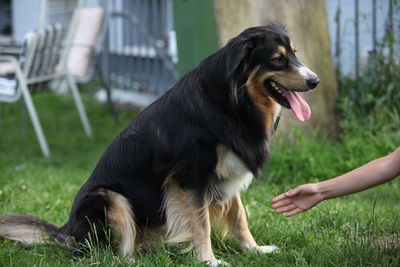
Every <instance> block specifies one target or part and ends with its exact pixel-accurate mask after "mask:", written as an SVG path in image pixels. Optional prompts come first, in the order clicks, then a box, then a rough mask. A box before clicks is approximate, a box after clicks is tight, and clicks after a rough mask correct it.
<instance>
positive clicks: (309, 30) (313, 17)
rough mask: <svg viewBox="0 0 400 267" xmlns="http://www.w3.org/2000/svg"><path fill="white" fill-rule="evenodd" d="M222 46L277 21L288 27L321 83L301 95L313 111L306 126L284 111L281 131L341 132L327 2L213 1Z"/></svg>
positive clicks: (309, 0) (281, 0)
mask: <svg viewBox="0 0 400 267" xmlns="http://www.w3.org/2000/svg"><path fill="white" fill-rule="evenodd" d="M214 4H215V11H216V18H217V28H218V33H219V42H220V43H219V44H220V45H221V46H222V45H224V44H225V43H226V42H227V41H228V40H229V39H230V38H232V37H234V36H236V35H237V34H239V33H240V32H242V31H243V30H244V29H246V28H248V27H252V26H259V25H265V24H267V23H269V22H276V23H280V24H283V25H285V26H286V28H287V30H288V32H289V35H290V37H291V39H292V41H293V43H294V45H295V47H296V49H297V50H298V53H297V56H298V58H299V59H300V61H301V62H303V63H304V64H305V65H306V66H308V67H309V68H310V69H311V70H313V71H314V72H315V73H317V75H318V76H319V78H320V80H321V83H320V84H319V85H318V87H317V88H316V89H315V90H314V91H312V92H311V93H306V94H302V96H303V97H304V98H305V99H306V101H307V102H308V103H309V104H310V106H311V109H312V117H311V119H310V121H308V122H306V123H300V122H298V121H297V120H296V118H295V117H294V115H293V114H292V112H291V111H289V110H285V111H284V112H283V118H282V120H281V122H280V125H279V132H280V133H284V134H286V135H287V134H288V133H289V132H290V131H291V130H292V128H293V127H294V126H298V127H299V128H302V129H304V130H306V131H307V132H310V131H312V130H313V129H319V130H324V131H325V132H327V133H328V135H330V136H331V137H336V136H337V133H338V129H339V127H338V122H337V117H336V113H335V102H336V96H337V83H336V75H335V71H334V66H333V62H332V56H331V50H330V39H329V32H328V23H327V14H326V6H325V1H324V0H280V1H276V0H251V1H243V0H214Z"/></svg>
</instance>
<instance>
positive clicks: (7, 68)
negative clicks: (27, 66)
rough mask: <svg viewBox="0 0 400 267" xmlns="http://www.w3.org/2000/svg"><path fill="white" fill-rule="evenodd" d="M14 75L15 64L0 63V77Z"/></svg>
mask: <svg viewBox="0 0 400 267" xmlns="http://www.w3.org/2000/svg"><path fill="white" fill-rule="evenodd" d="M14 73H15V63H14V62H8V61H4V62H1V61H0V75H3V76H7V75H10V74H14Z"/></svg>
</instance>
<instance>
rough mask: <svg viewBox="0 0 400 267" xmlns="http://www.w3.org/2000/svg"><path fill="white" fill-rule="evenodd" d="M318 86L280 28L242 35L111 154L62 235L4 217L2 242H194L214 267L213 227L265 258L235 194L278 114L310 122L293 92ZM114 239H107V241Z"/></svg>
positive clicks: (127, 246)
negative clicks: (219, 227)
mask: <svg viewBox="0 0 400 267" xmlns="http://www.w3.org/2000/svg"><path fill="white" fill-rule="evenodd" d="M318 83H319V78H318V76H317V75H316V74H315V73H314V72H312V71H311V70H310V69H308V68H307V67H306V66H304V65H303V64H302V63H300V62H299V60H298V59H297V57H296V49H295V48H294V46H293V43H292V42H291V41H290V39H289V37H288V34H287V31H286V29H285V28H284V27H283V26H280V25H277V24H269V25H267V26H259V27H253V28H249V29H246V30H245V31H243V32H242V33H240V34H239V35H238V36H237V37H235V38H233V39H231V40H230V41H229V42H228V43H227V44H226V45H225V46H224V47H223V48H221V49H220V50H218V51H217V52H216V53H214V54H212V55H211V56H209V57H208V58H206V59H205V60H204V61H203V62H201V63H200V65H199V66H198V67H196V68H195V69H193V70H192V71H190V72H189V73H188V74H186V75H185V76H184V77H183V78H181V79H180V80H179V81H178V82H177V83H176V85H175V86H173V87H172V88H171V89H170V90H169V91H167V92H166V93H165V94H164V95H163V96H162V97H161V98H159V99H158V100H157V101H155V102H154V103H152V104H151V105H150V106H148V107H147V108H146V109H144V110H143V111H142V112H141V113H140V114H139V115H138V116H137V117H136V118H135V119H134V120H133V121H132V122H131V123H130V125H129V126H128V127H127V128H126V129H125V130H123V131H122V132H121V133H120V134H119V135H118V136H117V137H116V138H115V139H114V141H113V142H112V143H111V144H110V145H109V147H108V148H107V150H106V151H105V153H104V154H103V156H102V157H101V158H100V160H99V162H98V164H97V166H96V167H95V169H94V171H93V173H92V175H91V176H90V178H89V179H88V180H87V182H86V183H85V184H84V185H83V186H82V187H81V189H80V190H79V192H78V194H77V196H76V197H75V200H74V203H73V206H72V209H71V213H70V216H69V219H68V222H67V223H66V224H65V225H64V226H61V227H57V226H54V225H51V224H49V223H48V222H46V221H44V220H41V219H38V218H35V217H32V216H28V215H20V214H13V215H7V216H2V217H0V235H2V236H4V237H5V238H8V239H12V240H16V241H19V242H23V243H25V244H35V243H46V242H55V241H56V242H59V243H62V244H65V245H67V246H68V247H70V248H72V249H74V248H77V246H79V244H82V243H85V242H86V241H87V240H94V238H91V237H93V236H96V238H95V239H96V240H98V241H97V242H98V243H99V245H101V244H102V243H103V242H106V240H107V238H111V244H112V246H113V248H114V250H115V252H116V253H117V254H118V255H119V256H121V257H129V256H132V255H133V254H134V252H135V251H136V250H137V249H138V248H142V247H143V248H144V249H148V248H152V247H154V246H157V245H159V244H161V243H162V242H183V241H190V242H191V244H192V246H193V249H194V251H195V253H196V257H197V259H198V260H199V261H205V262H208V263H209V264H210V265H212V266H217V265H218V264H225V262H224V261H222V260H217V259H216V258H215V256H214V253H213V250H212V247H211V238H210V231H211V226H210V221H211V219H213V218H214V219H216V220H215V221H217V222H218V223H219V224H220V225H223V226H225V228H226V229H229V231H230V232H231V233H232V234H233V235H234V236H235V237H236V238H237V239H238V240H239V242H240V243H241V245H242V247H243V248H244V249H247V250H250V251H253V252H259V253H269V252H273V251H275V250H276V249H277V247H275V246H272V245H271V246H259V245H258V244H257V243H256V241H255V240H254V238H253V236H252V234H251V233H250V231H249V228H248V222H247V218H246V212H245V209H244V207H243V204H242V201H241V198H240V192H241V191H243V190H245V189H246V188H247V187H248V185H249V184H250V183H251V181H252V180H253V179H254V177H258V176H259V175H260V172H261V171H262V169H263V166H264V165H265V163H266V161H267V159H268V153H269V148H270V144H271V138H272V137H273V135H274V132H275V130H276V128H277V126H278V122H279V118H280V115H281V109H282V107H284V108H288V109H291V110H292V112H293V113H294V115H295V116H296V117H297V118H298V119H299V120H300V121H306V120H308V119H309V118H310V116H311V110H310V107H309V105H308V104H307V103H306V102H305V101H304V100H303V99H302V98H301V96H300V95H299V92H305V91H309V90H311V89H314V88H315V87H316V86H317V84H318ZM107 233H110V236H108V235H107Z"/></svg>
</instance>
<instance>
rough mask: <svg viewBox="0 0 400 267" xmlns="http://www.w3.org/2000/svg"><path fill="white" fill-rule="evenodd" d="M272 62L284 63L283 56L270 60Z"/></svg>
mask: <svg viewBox="0 0 400 267" xmlns="http://www.w3.org/2000/svg"><path fill="white" fill-rule="evenodd" d="M272 60H273V61H275V62H283V61H285V56H284V55H279V56H277V57H274V58H272Z"/></svg>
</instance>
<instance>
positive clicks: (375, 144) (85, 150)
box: [0, 94, 400, 266]
mask: <svg viewBox="0 0 400 267" xmlns="http://www.w3.org/2000/svg"><path fill="white" fill-rule="evenodd" d="M34 102H35V103H36V106H37V108H38V113H39V116H40V119H41V121H42V124H43V128H44V131H45V135H46V137H47V140H48V142H49V145H50V149H51V152H52V155H51V157H50V158H48V159H45V158H43V157H42V156H41V153H40V150H39V146H38V144H37V141H36V137H35V134H34V132H33V130H32V128H31V127H30V125H29V128H28V129H29V130H28V135H27V136H22V135H21V134H20V132H21V121H22V112H21V106H22V103H16V104H1V121H0V133H1V138H0V190H1V191H0V215H5V214H9V213H25V214H31V215H35V216H39V217H40V218H43V219H45V220H48V221H49V222H51V223H54V224H56V225H62V224H64V223H65V222H66V220H67V217H68V213H69V209H70V207H71V204H72V201H73V198H74V196H75V194H76V193H77V191H78V189H79V187H80V185H81V184H83V183H84V181H85V180H86V179H87V178H88V176H89V175H90V173H91V171H92V169H93V168H94V166H95V164H96V163H97V160H98V159H99V157H100V156H101V154H102V153H103V151H104V150H105V148H106V147H107V144H108V143H109V142H110V141H111V140H112V139H113V138H114V136H116V135H117V134H118V133H119V132H120V131H121V130H122V129H123V128H124V127H125V125H126V124H127V123H128V122H129V121H130V120H131V119H132V118H133V117H134V115H135V113H134V112H123V113H121V115H120V119H121V122H120V124H115V123H114V122H113V119H112V117H111V116H110V114H109V112H108V111H107V109H106V108H105V107H103V106H98V105H96V103H94V102H91V101H86V102H85V103H86V107H87V110H88V115H89V118H90V120H91V123H92V126H93V130H94V139H93V140H88V139H87V138H86V137H85V135H84V133H83V129H82V127H81V125H80V121H79V118H78V115H77V112H76V110H75V108H74V106H73V103H72V100H71V99H70V98H69V97H65V96H55V95H50V94H40V95H37V96H35V97H34ZM393 125H395V124H393ZM396 125H397V127H398V125H399V124H396ZM358 128H359V130H357V129H358ZM392 128H393V127H392ZM352 129H355V130H353V131H352V132H350V133H345V135H344V136H343V137H342V139H341V141H337V142H331V141H327V140H325V139H324V138H321V137H319V138H314V139H312V138H308V137H306V136H305V135H304V134H302V133H301V132H300V131H298V130H294V131H293V133H292V135H291V136H290V140H291V141H290V142H288V141H285V140H284V139H283V138H280V137H279V136H278V138H276V139H275V142H274V145H273V147H272V153H271V160H270V162H269V164H268V167H267V168H266V169H265V171H264V173H263V175H262V177H261V178H260V180H259V181H255V182H253V184H252V185H251V186H250V188H249V189H248V190H247V191H246V192H244V193H243V194H242V195H243V199H244V200H243V201H244V204H245V206H246V209H247V212H248V216H249V222H250V228H251V231H252V232H253V234H254V236H255V238H256V240H257V242H258V243H259V244H260V245H268V244H275V245H277V246H279V247H280V253H276V254H270V255H257V254H251V253H247V252H242V251H241V250H240V248H239V245H238V243H237V242H236V241H235V240H234V239H233V238H232V237H229V236H228V237H227V239H225V240H222V239H221V238H220V237H219V236H218V235H217V234H213V248H214V252H215V254H216V256H217V258H219V259H223V260H225V261H227V262H230V263H231V266H288V265H298V266H310V265H311V266H354V265H357V266H367V265H370V266H399V265H400V253H399V252H400V235H399V233H400V205H399V204H400V191H399V189H400V180H399V179H397V180H395V181H393V182H391V183H388V184H385V185H382V186H379V187H376V188H374V189H371V190H368V191H365V192H362V193H359V194H356V195H351V196H347V197H344V198H340V199H334V200H329V201H326V202H324V203H321V204H320V205H318V206H317V207H315V208H314V209H312V210H310V211H308V212H306V213H304V214H300V215H297V216H294V217H293V218H290V219H287V218H285V217H284V216H282V215H276V214H275V213H274V211H273V210H272V209H271V207H270V206H271V205H270V200H271V198H272V197H274V196H275V195H277V194H279V193H282V192H284V191H286V190H288V189H290V188H292V187H294V186H296V185H299V184H302V183H308V182H314V181H318V180H323V179H327V178H330V177H333V176H335V175H338V174H340V173H342V172H345V171H348V170H350V169H352V168H355V167H357V166H359V165H361V164H363V163H365V162H367V161H369V160H371V159H373V158H376V157H378V156H383V155H385V154H387V153H389V152H390V151H392V150H394V149H395V148H396V147H397V146H398V145H399V143H398V140H399V137H400V135H399V133H400V131H398V130H397V133H396V131H386V130H385V129H383V130H381V131H374V132H373V133H369V132H368V131H365V128H363V127H361V126H357V125H355V126H353V127H352ZM186 246H187V244H182V245H179V246H167V247H162V248H160V249H158V250H156V251H155V252H152V253H148V254H144V253H138V254H137V255H136V256H135V258H134V259H131V260H126V259H119V258H117V257H115V256H114V255H113V254H112V253H111V252H110V250H96V249H93V250H92V251H91V252H90V253H89V255H87V256H86V257H83V258H74V257H72V255H71V254H70V253H69V252H68V250H67V249H65V248H63V247H61V246H58V245H40V246H33V247H23V246H21V245H19V244H15V243H13V242H10V241H8V240H4V239H0V266H132V265H134V266H205V264H202V263H198V262H196V261H195V258H194V255H193V252H186V253H182V252H181V250H182V248H185V247H186Z"/></svg>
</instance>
